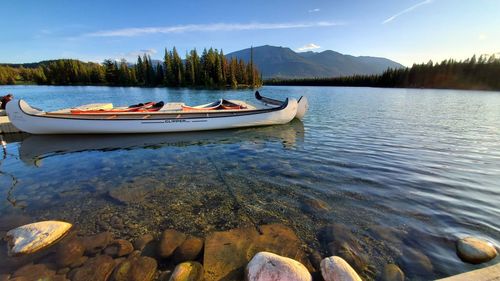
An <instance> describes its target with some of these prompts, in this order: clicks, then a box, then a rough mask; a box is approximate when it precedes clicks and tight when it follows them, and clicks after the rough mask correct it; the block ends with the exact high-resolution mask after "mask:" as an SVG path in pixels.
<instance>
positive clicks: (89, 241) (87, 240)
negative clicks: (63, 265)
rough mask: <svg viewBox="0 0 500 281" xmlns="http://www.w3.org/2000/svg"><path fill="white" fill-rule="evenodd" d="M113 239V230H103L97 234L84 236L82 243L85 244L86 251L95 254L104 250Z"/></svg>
mask: <svg viewBox="0 0 500 281" xmlns="http://www.w3.org/2000/svg"><path fill="white" fill-rule="evenodd" d="M112 240H113V234H111V232H101V233H99V234H96V235H91V236H85V237H82V243H83V245H84V246H85V253H86V254H88V255H95V254H97V253H99V252H100V251H102V250H103V249H104V248H106V246H108V244H109V243H110V242H111V241H112Z"/></svg>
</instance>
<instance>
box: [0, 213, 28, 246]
mask: <svg viewBox="0 0 500 281" xmlns="http://www.w3.org/2000/svg"><path fill="white" fill-rule="evenodd" d="M32 222H33V219H32V218H31V217H28V216H26V215H23V214H8V215H2V216H0V239H1V240H3V238H4V237H5V234H6V233H7V231H9V230H11V229H13V228H16V227H19V226H22V225H24V224H29V223H32Z"/></svg>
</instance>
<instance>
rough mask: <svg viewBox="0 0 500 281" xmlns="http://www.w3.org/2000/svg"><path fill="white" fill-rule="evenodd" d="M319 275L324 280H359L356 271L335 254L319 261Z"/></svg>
mask: <svg viewBox="0 0 500 281" xmlns="http://www.w3.org/2000/svg"><path fill="white" fill-rule="evenodd" d="M321 275H322V276H323V279H325V281H361V278H360V277H359V275H358V274H357V273H356V271H354V269H352V267H351V266H350V265H349V264H348V263H347V262H346V261H345V260H344V259H343V258H341V257H337V256H332V257H328V258H324V259H323V260H322V261H321Z"/></svg>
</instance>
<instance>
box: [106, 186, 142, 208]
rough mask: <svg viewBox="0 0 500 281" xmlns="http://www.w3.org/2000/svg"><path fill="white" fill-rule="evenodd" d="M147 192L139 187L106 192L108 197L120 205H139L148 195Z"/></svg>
mask: <svg viewBox="0 0 500 281" xmlns="http://www.w3.org/2000/svg"><path fill="white" fill-rule="evenodd" d="M148 193H149V190H148V189H146V188H141V187H121V188H115V189H113V190H110V191H109V192H108V194H109V196H110V197H111V198H113V199H115V200H117V201H119V202H120V203H123V204H129V203H140V202H142V201H144V198H145V197H146V196H147V195H148Z"/></svg>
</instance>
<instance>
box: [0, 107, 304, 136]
mask: <svg viewBox="0 0 500 281" xmlns="http://www.w3.org/2000/svg"><path fill="white" fill-rule="evenodd" d="M167 105H168V104H167ZM166 108H168V106H167V107H166ZM305 110H307V100H306V99H305V98H304V99H302V98H301V102H300V103H299V102H297V100H295V99H286V100H285V101H283V102H281V103H280V104H279V105H275V104H265V103H261V104H260V107H259V108H256V107H253V108H251V109H250V108H249V109H238V110H194V111H183V110H182V109H181V110H171V109H168V110H159V111H156V112H122V113H114V112H111V113H108V112H106V113H96V114H71V113H64V112H62V113H61V112H57V113H56V112H44V111H41V110H38V109H36V108H33V107H31V106H29V105H28V103H26V102H25V101H23V100H14V101H11V102H9V103H8V104H7V114H8V115H9V119H10V121H11V122H12V123H13V125H14V126H16V127H17V128H18V129H20V130H21V131H24V132H28V133H32V134H119V133H167V132H186V131H204V130H218V129H231V128H241V127H255V126H266V125H279V124H286V123H288V122H290V121H291V120H292V119H294V118H295V117H297V118H299V119H301V118H302V117H303V116H304V113H305Z"/></svg>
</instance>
